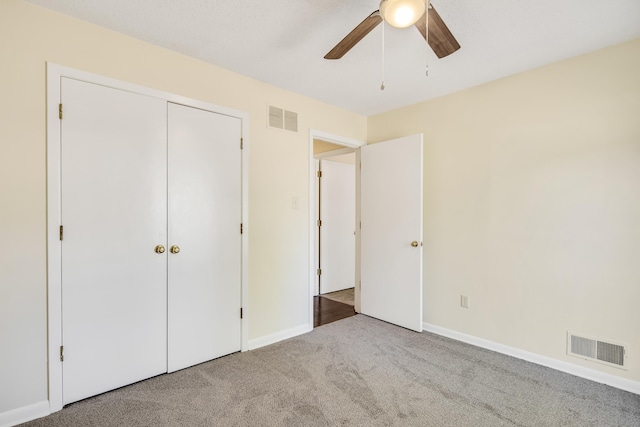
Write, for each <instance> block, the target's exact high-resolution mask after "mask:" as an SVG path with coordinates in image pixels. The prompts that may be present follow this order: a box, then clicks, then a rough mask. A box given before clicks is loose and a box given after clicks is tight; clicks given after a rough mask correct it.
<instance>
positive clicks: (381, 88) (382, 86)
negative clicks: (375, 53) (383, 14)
mask: <svg viewBox="0 0 640 427" xmlns="http://www.w3.org/2000/svg"><path fill="white" fill-rule="evenodd" d="M384 27H385V23H384V21H382V84H381V85H380V90H384Z"/></svg>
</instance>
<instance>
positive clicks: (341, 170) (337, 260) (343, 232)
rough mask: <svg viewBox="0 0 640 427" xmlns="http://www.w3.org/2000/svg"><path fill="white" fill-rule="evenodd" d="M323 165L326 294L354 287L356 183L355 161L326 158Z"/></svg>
mask: <svg viewBox="0 0 640 427" xmlns="http://www.w3.org/2000/svg"><path fill="white" fill-rule="evenodd" d="M354 156H355V155H354ZM320 168H321V170H322V178H321V184H320V219H321V220H322V226H321V227H320V268H321V269H322V275H321V276H320V293H321V294H326V293H329V292H335V291H339V290H342V289H347V288H353V287H354V281H355V262H356V261H355V235H354V231H355V209H356V186H355V166H354V165H353V164H348V163H340V162H334V161H331V160H326V159H325V160H321V161H320Z"/></svg>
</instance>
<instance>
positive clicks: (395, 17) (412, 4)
mask: <svg viewBox="0 0 640 427" xmlns="http://www.w3.org/2000/svg"><path fill="white" fill-rule="evenodd" d="M423 14H424V0H382V1H381V2H380V15H381V16H382V19H384V20H385V22H387V23H388V24H389V25H391V26H392V27H396V28H407V27H410V26H412V25H413V24H415V23H416V22H418V19H420V17H421V16H422V15H423Z"/></svg>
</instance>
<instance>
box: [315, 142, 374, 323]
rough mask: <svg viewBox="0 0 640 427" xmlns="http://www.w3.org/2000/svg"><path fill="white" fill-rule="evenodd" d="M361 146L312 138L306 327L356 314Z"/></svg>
mask: <svg viewBox="0 0 640 427" xmlns="http://www.w3.org/2000/svg"><path fill="white" fill-rule="evenodd" d="M362 145H364V143H363V142H360V141H355V140H350V139H348V138H343V137H339V136H335V135H328V134H324V133H321V132H317V131H313V130H312V131H311V132H310V140H309V153H310V156H309V157H310V159H309V160H310V172H311V177H310V191H309V194H310V197H309V212H310V215H309V217H310V221H309V222H310V239H309V240H310V250H309V253H310V273H311V275H310V276H311V277H310V280H309V285H310V286H309V288H310V289H309V290H310V303H311V304H310V319H309V323H310V325H313V326H314V327H317V326H321V325H324V324H326V323H330V322H333V321H335V320H340V319H343V318H346V317H349V316H353V315H354V314H355V313H356V312H357V308H356V307H357V305H358V302H359V301H358V298H359V294H358V290H357V283H358V280H359V268H358V262H359V260H358V258H359V256H358V253H357V252H358V251H357V248H358V239H359V236H358V233H357V230H356V226H355V225H356V218H357V215H358V212H357V209H358V197H357V174H356V164H357V163H358V153H357V149H358V148H359V147H361V146H362Z"/></svg>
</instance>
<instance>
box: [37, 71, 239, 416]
mask: <svg viewBox="0 0 640 427" xmlns="http://www.w3.org/2000/svg"><path fill="white" fill-rule="evenodd" d="M63 77H66V78H71V79H76V80H81V81H84V82H87V83H93V84H98V85H102V86H107V87H111V88H114V89H120V90H124V91H129V92H133V93H138V94H141V95H147V96H152V97H155V98H159V99H162V100H165V101H167V102H173V103H177V104H182V105H186V106H189V107H194V108H199V109H202V110H207V111H211V112H213V113H218V114H224V115H227V116H231V117H236V118H239V119H240V120H241V122H242V133H241V137H242V140H243V149H242V153H241V156H242V166H241V168H242V171H241V174H242V178H241V179H242V220H241V221H242V224H243V228H244V230H243V233H242V235H241V241H242V257H241V263H242V267H241V285H240V287H241V294H242V297H241V304H242V308H243V313H244V314H243V319H242V320H241V322H242V329H241V335H242V337H241V351H247V350H249V342H248V330H249V319H248V312H249V310H248V301H249V298H248V280H247V279H248V277H249V275H248V271H249V266H248V254H249V244H248V243H249V226H248V225H249V224H248V212H249V209H248V201H249V197H248V194H249V191H248V190H249V187H248V178H249V169H248V165H249V115H248V114H247V113H245V112H242V111H237V110H232V109H229V108H226V107H222V106H219V105H215V104H211V103H208V102H203V101H198V100H195V99H191V98H187V97H184V96H180V95H175V94H172V93H169V92H164V91H160V90H156V89H151V88H147V87H144V86H139V85H135V84H132V83H128V82H124V81H121V80H116V79H112V78H109V77H104V76H100V75H97V74H92V73H88V72H85V71H81V70H77V69H73V68H69V67H65V66H62V65H58V64H54V63H51V62H48V63H47V89H46V90H47V337H48V343H47V355H48V368H49V369H48V371H49V411H50V412H51V413H53V412H57V411H59V410H61V409H62V406H63V404H62V367H63V362H62V361H61V360H60V346H61V345H62V268H61V264H62V252H61V242H60V225H63V224H62V222H61V201H62V199H61V194H62V193H61V190H62V188H61V182H60V173H61V160H60V155H61V126H60V124H61V121H60V118H59V114H60V112H59V105H60V98H61V79H62V78H63ZM62 115H63V120H64V110H63V112H62Z"/></svg>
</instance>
